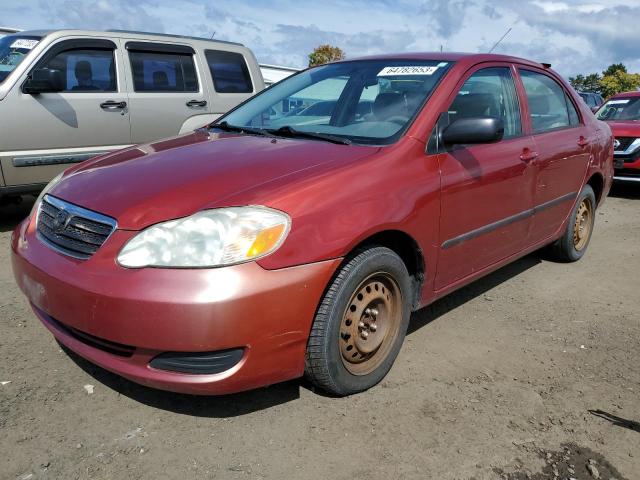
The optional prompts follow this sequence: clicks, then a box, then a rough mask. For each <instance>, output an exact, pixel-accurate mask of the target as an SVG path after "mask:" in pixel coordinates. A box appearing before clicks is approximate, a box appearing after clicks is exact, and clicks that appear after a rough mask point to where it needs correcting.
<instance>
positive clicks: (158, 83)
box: [129, 50, 198, 92]
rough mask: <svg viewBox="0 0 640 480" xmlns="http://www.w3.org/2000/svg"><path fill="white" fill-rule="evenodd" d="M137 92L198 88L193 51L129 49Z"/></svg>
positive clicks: (191, 90)
mask: <svg viewBox="0 0 640 480" xmlns="http://www.w3.org/2000/svg"><path fill="white" fill-rule="evenodd" d="M129 60H130V61H131V70H132V72H133V88H134V90H135V91H136V92H197V91H198V79H197V76H196V67H195V64H194V61H193V55H191V54H186V53H165V52H142V51H135V50H129Z"/></svg>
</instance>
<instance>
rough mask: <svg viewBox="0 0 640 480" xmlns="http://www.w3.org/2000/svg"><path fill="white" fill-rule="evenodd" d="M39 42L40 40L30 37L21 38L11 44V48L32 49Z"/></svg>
mask: <svg viewBox="0 0 640 480" xmlns="http://www.w3.org/2000/svg"><path fill="white" fill-rule="evenodd" d="M37 44H38V40H32V39H30V38H19V39H18V40H16V41H15V42H13V43H12V44H11V47H10V48H24V49H25V50H31V49H32V48H33V47H35V46H36V45H37Z"/></svg>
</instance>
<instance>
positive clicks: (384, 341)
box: [305, 247, 411, 395]
mask: <svg viewBox="0 0 640 480" xmlns="http://www.w3.org/2000/svg"><path fill="white" fill-rule="evenodd" d="M410 292H411V282H410V278H409V273H408V272H407V268H406V266H405V265H404V263H403V261H402V260H401V259H400V257H398V255H396V254H395V252H393V251H392V250H390V249H388V248H386V247H373V248H369V249H367V250H364V251H361V252H360V253H358V254H356V256H354V257H353V258H351V260H349V261H348V262H347V263H346V264H345V265H344V266H343V267H342V268H341V269H340V271H339V272H338V274H337V275H336V276H335V278H334V279H333V281H332V283H331V284H330V285H329V288H328V289H327V292H326V294H325V296H324V297H323V299H322V302H321V303H320V306H319V307H318V311H317V313H316V316H315V318H314V321H313V325H312V328H311V333H310V335H309V341H308V343H307V353H306V358H305V374H306V375H307V377H308V378H309V379H310V380H311V382H313V383H314V384H315V385H316V386H318V387H320V388H322V389H323V390H326V391H327V392H329V393H331V394H334V395H350V394H352V393H358V392H362V391H364V390H366V389H368V388H371V387H372V386H374V385H375V384H377V383H378V382H379V381H380V380H382V379H383V378H384V376H385V375H386V374H387V372H388V371H389V369H390V368H391V365H392V364H393V362H394V360H395V359H396V357H397V356H398V352H399V351H400V347H401V346H402V342H403V340H404V336H405V334H406V332H407V326H408V324H409V316H410V314H411V309H410V298H411V295H410Z"/></svg>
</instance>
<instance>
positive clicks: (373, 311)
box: [369, 308, 379, 317]
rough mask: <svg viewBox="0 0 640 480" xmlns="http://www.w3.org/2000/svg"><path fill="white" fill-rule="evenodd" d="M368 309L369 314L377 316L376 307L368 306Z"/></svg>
mask: <svg viewBox="0 0 640 480" xmlns="http://www.w3.org/2000/svg"><path fill="white" fill-rule="evenodd" d="M369 310H371V315H373V316H374V317H377V316H378V313H379V312H378V309H377V308H370V309H369Z"/></svg>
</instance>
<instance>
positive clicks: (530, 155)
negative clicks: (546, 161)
mask: <svg viewBox="0 0 640 480" xmlns="http://www.w3.org/2000/svg"><path fill="white" fill-rule="evenodd" d="M536 158H538V152H534V151H533V150H529V149H528V148H525V149H524V150H523V151H522V154H520V160H522V161H523V162H526V163H529V162H533V161H534V160H535V159H536Z"/></svg>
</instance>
